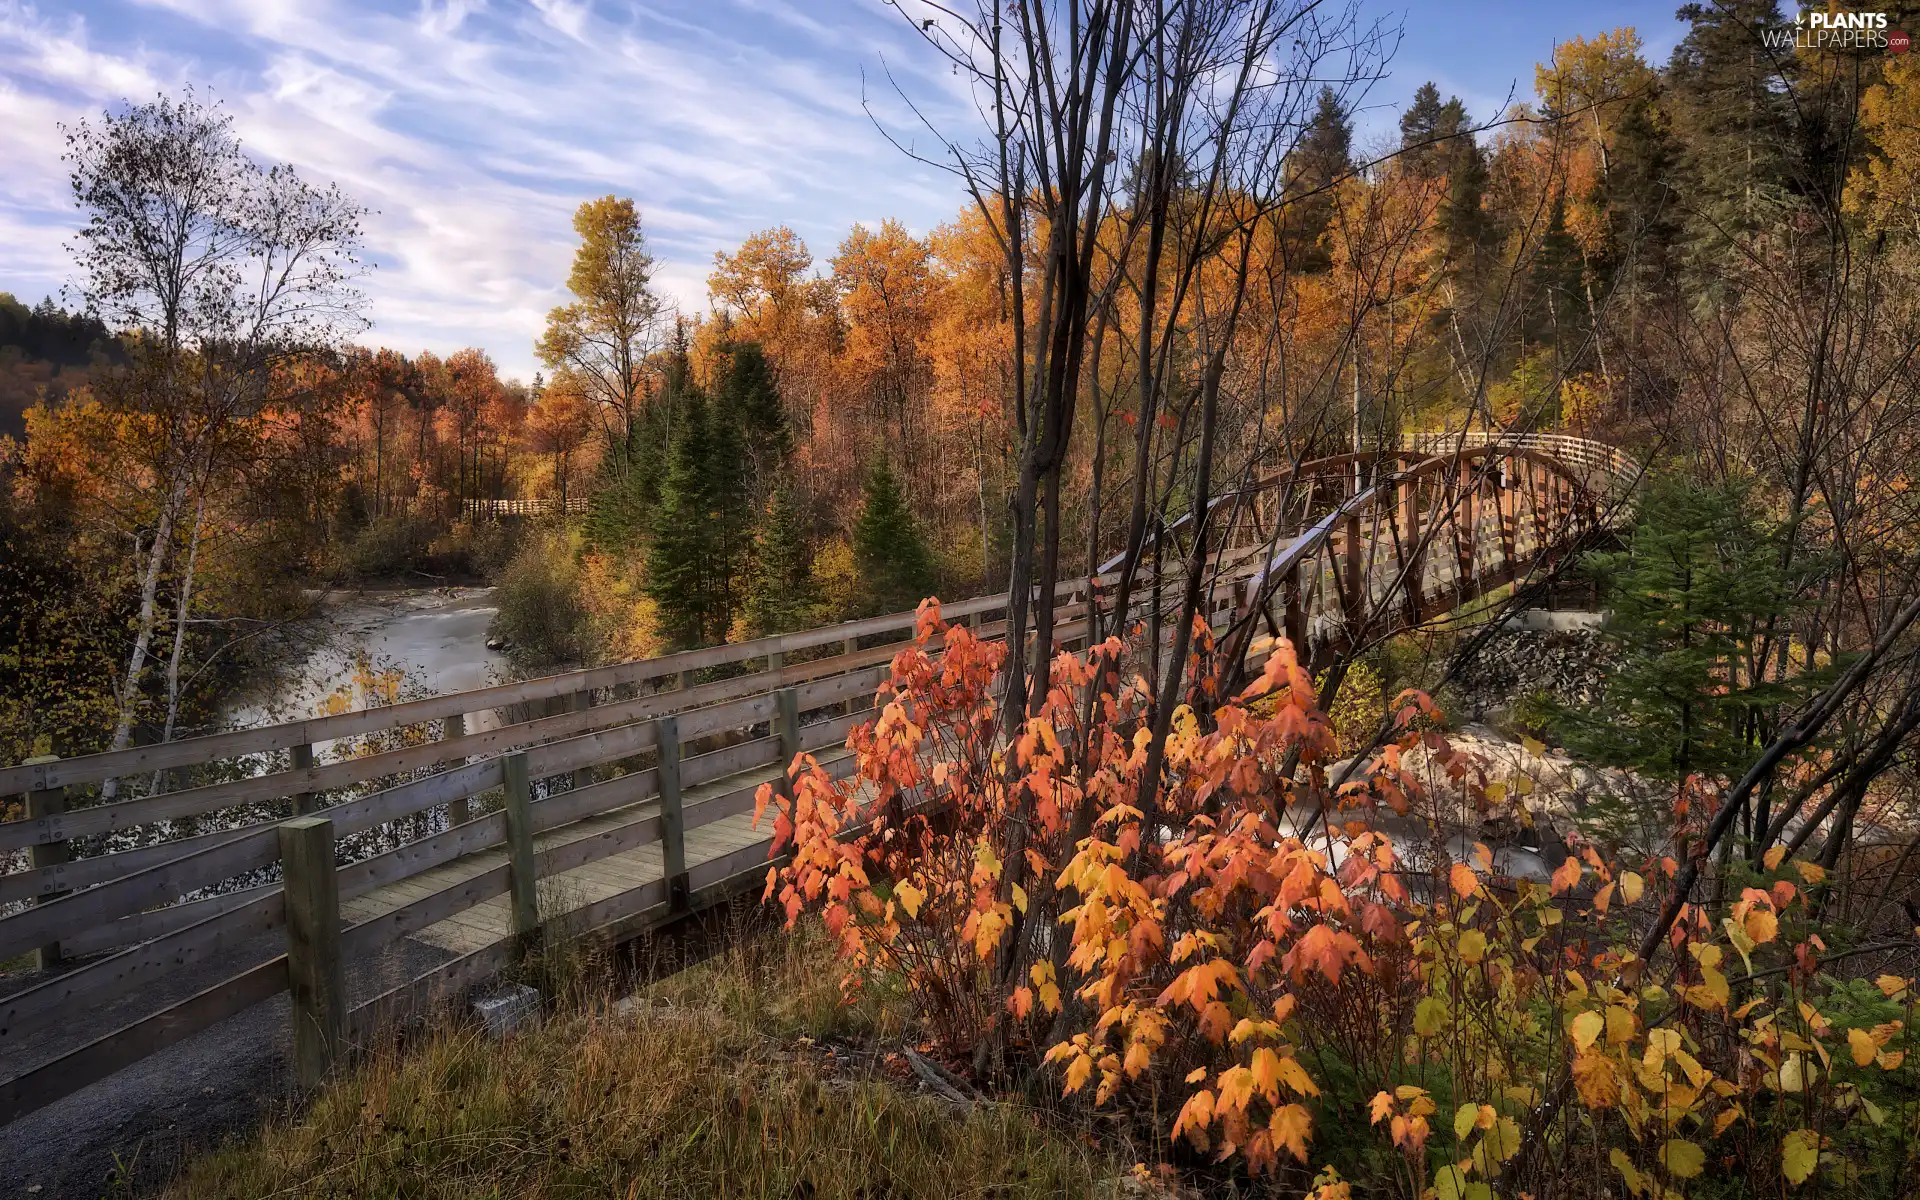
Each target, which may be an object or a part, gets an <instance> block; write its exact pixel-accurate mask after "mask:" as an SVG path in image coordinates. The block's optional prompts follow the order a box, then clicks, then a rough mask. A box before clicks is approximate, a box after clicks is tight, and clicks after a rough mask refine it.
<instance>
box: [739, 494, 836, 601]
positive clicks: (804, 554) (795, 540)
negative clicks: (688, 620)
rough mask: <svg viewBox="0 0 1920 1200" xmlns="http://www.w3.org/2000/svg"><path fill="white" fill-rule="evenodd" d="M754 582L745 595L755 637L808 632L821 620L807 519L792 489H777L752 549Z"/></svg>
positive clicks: (769, 503) (769, 502)
mask: <svg viewBox="0 0 1920 1200" xmlns="http://www.w3.org/2000/svg"><path fill="white" fill-rule="evenodd" d="M753 559H754V561H753V581H752V584H751V585H750V586H749V588H748V591H747V600H746V614H747V628H748V630H749V631H750V632H751V634H752V635H753V636H754V637H765V636H767V635H768V634H770V633H788V632H791V631H793V630H796V629H804V628H805V627H806V626H807V625H808V624H809V623H811V622H813V621H814V620H815V619H816V618H817V616H818V610H819V605H820V595H819V589H818V588H816V587H815V586H814V581H813V569H812V568H813V555H812V553H811V552H810V547H809V545H808V542H807V529H806V520H805V515H804V514H803V513H802V512H801V509H800V503H799V501H798V500H797V499H796V498H795V496H794V494H793V489H792V488H791V487H789V486H788V485H787V484H786V483H785V482H784V481H782V482H779V483H776V484H775V485H774V488H773V495H772V497H771V498H770V499H769V500H768V502H767V510H766V518H765V520H763V521H762V522H761V525H760V533H759V537H758V538H757V539H756V540H755V543H754V556H753Z"/></svg>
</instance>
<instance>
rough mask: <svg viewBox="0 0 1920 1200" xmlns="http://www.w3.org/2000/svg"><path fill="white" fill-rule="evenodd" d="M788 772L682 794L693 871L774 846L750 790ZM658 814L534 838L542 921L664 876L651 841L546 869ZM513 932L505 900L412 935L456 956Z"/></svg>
mask: <svg viewBox="0 0 1920 1200" xmlns="http://www.w3.org/2000/svg"><path fill="white" fill-rule="evenodd" d="M848 754H849V752H848V751H845V750H841V751H838V752H837V753H822V754H821V755H820V761H821V764H822V765H823V766H824V765H827V764H829V763H832V762H835V761H838V760H840V759H843V758H845V757H847V756H848ZM783 769H784V768H783V766H781V765H775V764H769V765H767V766H763V767H755V768H753V769H752V770H748V771H743V772H741V773H739V774H737V775H729V776H726V777H724V778H721V779H716V780H713V781H711V782H709V783H703V784H700V785H698V786H696V787H690V788H688V789H687V790H686V792H685V793H684V794H683V795H682V797H681V804H682V806H683V808H684V810H685V812H686V820H687V826H688V828H687V832H686V854H687V866H688V868H689V869H692V868H695V867H697V866H699V865H700V864H701V863H703V862H707V861H709V860H712V859H717V858H720V857H722V856H724V855H728V854H732V853H733V852H735V851H737V850H742V849H744V848H746V847H748V846H751V845H753V844H755V843H757V842H767V841H768V840H769V839H770V838H771V836H772V832H771V826H770V825H769V824H767V823H764V822H763V823H762V825H761V826H760V828H758V829H755V828H754V827H753V807H752V800H751V795H752V792H751V789H753V788H757V787H758V786H759V785H760V784H762V783H768V782H772V781H774V780H776V779H778V778H780V776H781V774H782V771H783ZM743 789H744V790H746V792H747V798H746V799H745V800H744V801H742V800H740V799H738V798H736V799H734V800H732V801H730V802H726V807H727V808H728V809H729V810H733V811H728V812H727V813H725V814H707V813H703V812H702V811H701V806H702V805H705V804H710V803H715V802H720V801H722V798H724V797H728V796H737V794H738V793H740V792H741V791H742V790H743ZM659 813H660V802H659V800H658V799H657V798H653V799H647V800H644V801H641V802H640V803H638V804H630V805H627V806H625V807H623V808H618V809H614V810H612V811H610V812H605V813H600V814H597V815H595V816H591V817H587V818H584V819H582V820H579V821H575V822H573V823H572V824H570V825H564V826H561V827H560V828H558V829H554V830H550V831H548V832H547V833H544V834H540V835H538V836H537V837H535V839H534V854H535V856H536V858H538V859H540V860H541V861H542V870H541V871H540V884H539V892H540V915H541V917H542V919H543V920H546V921H550V922H551V921H557V922H559V923H560V924H561V925H562V926H563V927H564V925H565V923H566V918H567V916H568V915H569V914H571V913H575V912H578V911H579V910H581V909H583V908H586V907H587V906H589V905H592V904H597V903H599V902H601V901H604V900H607V899H610V898H611V897H614V896H617V895H619V894H621V893H623V892H627V891H631V890H632V889H634V888H637V887H640V886H642V885H643V884H648V883H652V882H654V881H656V880H658V879H660V878H662V876H663V867H664V863H663V851H662V844H661V843H660V842H659V841H650V842H648V843H646V844H645V845H642V846H638V847H635V848H634V849H632V850H626V851H622V852H620V853H617V854H613V855H609V856H607V857H605V858H601V859H598V860H596V861H594V862H590V863H587V864H586V865H584V866H579V867H574V868H573V869H571V870H567V871H562V872H559V873H556V874H552V875H549V874H548V872H547V871H546V870H545V869H544V867H545V861H546V860H547V859H549V858H550V857H551V856H552V855H553V854H554V852H556V851H558V850H561V849H562V848H564V847H568V846H573V845H574V844H576V843H579V842H584V841H588V840H591V839H593V838H598V837H605V836H609V835H614V834H616V833H617V831H619V830H622V829H625V828H627V827H628V826H631V825H634V824H636V823H638V822H641V821H645V820H648V819H649V818H652V817H656V816H658V815H659ZM710 815H717V817H718V819H706V820H703V818H705V817H708V816H710ZM507 856H508V849H507V847H506V845H504V844H502V845H500V846H496V847H493V848H491V849H488V850H480V851H476V852H474V853H471V854H467V855H463V856H462V857H460V858H457V859H455V860H453V861H452V862H449V863H445V864H442V865H441V866H438V867H434V868H432V869H430V870H426V871H422V872H420V873H419V874H417V875H412V876H409V877H408V878H406V879H402V880H399V881H397V882H394V883H390V884H387V885H386V886H384V887H380V888H376V889H374V890H373V891H370V892H368V893H366V894H365V895H362V896H357V897H355V898H353V899H351V900H346V901H343V902H342V903H341V905H340V917H341V921H342V923H343V924H346V925H349V926H351V925H358V924H361V923H363V922H366V921H371V920H373V919H375V918H376V917H381V916H384V915H386V914H387V913H390V912H392V911H394V910H395V909H398V908H402V907H405V906H406V905H408V904H411V903H413V902H414V901H416V900H420V899H423V898H425V897H427V896H430V895H432V894H433V893H435V892H437V891H440V890H441V889H443V888H448V887H454V886H457V885H459V884H462V883H465V882H467V881H469V880H472V879H475V878H477V877H479V876H481V875H484V874H486V873H487V872H488V871H492V870H496V869H498V868H500V867H502V866H505V865H506V863H507ZM512 932H513V902H512V897H511V896H510V895H500V896H495V897H493V898H492V899H490V900H483V901H481V902H480V903H479V904H476V905H474V906H473V907H471V908H469V909H467V910H465V911H464V912H460V913H456V914H455V915H453V916H451V917H448V918H446V919H445V920H443V921H440V922H438V923H437V924H434V925H429V926H427V927H426V928H425V929H422V930H419V931H418V932H416V933H413V934H411V935H410V936H411V937H412V938H413V940H415V941H417V942H424V943H426V944H428V945H430V946H434V947H437V948H439V949H442V950H446V951H450V952H452V953H454V954H467V953H470V952H472V951H475V950H479V949H483V948H485V947H487V946H491V945H493V944H494V943H496V942H498V941H501V940H502V939H504V938H506V937H508V936H510V935H511V934H512Z"/></svg>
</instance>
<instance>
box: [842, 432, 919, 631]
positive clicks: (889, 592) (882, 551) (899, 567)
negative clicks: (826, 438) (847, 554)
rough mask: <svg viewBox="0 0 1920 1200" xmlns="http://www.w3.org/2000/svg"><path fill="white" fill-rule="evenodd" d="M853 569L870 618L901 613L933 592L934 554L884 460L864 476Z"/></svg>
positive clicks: (855, 528)
mask: <svg viewBox="0 0 1920 1200" xmlns="http://www.w3.org/2000/svg"><path fill="white" fill-rule="evenodd" d="M853 558H854V565H855V567H856V568H857V569H858V570H859V572H860V582H861V584H862V587H863V591H864V595H863V601H864V603H863V604H862V608H863V609H864V610H865V612H866V613H867V614H869V615H871V614H876V613H885V612H902V611H905V610H907V609H910V608H913V607H914V606H915V605H917V604H919V603H920V601H921V600H923V599H925V598H926V597H927V596H929V595H931V594H932V592H933V554H932V552H931V551H929V550H928V549H927V543H926V539H925V538H924V537H923V536H922V535H921V532H920V525H919V522H917V521H915V520H914V518H913V513H912V512H911V511H910V510H909V509H908V508H907V498H906V495H905V494H904V493H903V492H902V491H901V490H900V481H899V479H898V478H897V477H895V475H894V473H893V468H892V467H891V466H889V465H888V463H887V460H886V458H885V457H884V456H882V457H876V458H875V459H874V463H873V468H872V470H870V471H869V472H868V473H867V482H866V488H865V495H864V503H863V504H862V505H861V508H860V519H859V520H858V521H856V522H855V523H854V527H853Z"/></svg>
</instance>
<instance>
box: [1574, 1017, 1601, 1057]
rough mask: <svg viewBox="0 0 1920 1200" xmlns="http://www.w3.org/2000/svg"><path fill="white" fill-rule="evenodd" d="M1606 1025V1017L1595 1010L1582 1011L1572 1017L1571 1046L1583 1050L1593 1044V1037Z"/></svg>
mask: <svg viewBox="0 0 1920 1200" xmlns="http://www.w3.org/2000/svg"><path fill="white" fill-rule="evenodd" d="M1606 1026H1607V1022H1606V1018H1604V1017H1602V1016H1601V1015H1600V1014H1599V1013H1597V1012H1583V1013H1581V1014H1580V1015H1579V1016H1577V1017H1575V1018H1574V1019H1573V1029H1572V1032H1573V1048H1574V1049H1575V1050H1585V1049H1586V1048H1587V1047H1588V1046H1591V1045H1593V1042H1594V1039H1595V1038H1598V1037H1599V1036H1600V1031H1601V1030H1603V1029H1605V1028H1606Z"/></svg>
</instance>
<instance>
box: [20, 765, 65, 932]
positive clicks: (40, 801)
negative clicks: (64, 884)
mask: <svg viewBox="0 0 1920 1200" xmlns="http://www.w3.org/2000/svg"><path fill="white" fill-rule="evenodd" d="M59 761H60V756H59V755H57V754H42V755H39V756H37V757H34V758H29V759H27V760H25V761H24V762H22V763H21V765H22V766H27V767H33V766H40V765H42V764H45V763H56V762H59ZM26 801H27V819H28V820H30V821H38V820H43V819H45V818H47V817H57V816H59V815H60V814H61V813H63V812H66V811H67V789H66V788H63V787H51V788H36V789H35V790H33V791H30V792H28V793H27V794H26ZM66 861H67V843H66V840H65V839H64V838H63V839H61V840H59V841H53V842H41V843H39V844H37V845H35V846H33V847H31V848H29V849H28V851H27V862H28V864H29V865H31V866H32V867H34V868H35V869H38V868H41V867H57V866H61V865H63V864H65V863H66ZM66 894H67V893H66V892H65V891H58V892H43V893H41V894H40V896H39V897H38V898H37V899H36V900H35V901H34V903H35V904H50V903H52V902H53V901H55V900H58V899H59V898H60V897H62V896H64V895H66ZM59 962H60V943H59V942H48V943H47V944H46V945H44V946H42V947H40V948H39V949H38V950H35V951H34V952H33V965H34V966H36V967H39V968H40V969H42V970H45V969H46V968H48V967H52V966H57V965H59Z"/></svg>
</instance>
